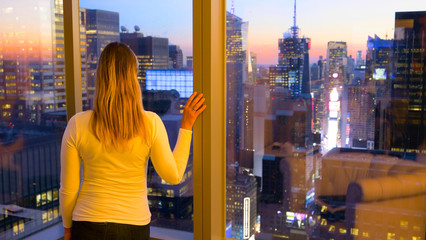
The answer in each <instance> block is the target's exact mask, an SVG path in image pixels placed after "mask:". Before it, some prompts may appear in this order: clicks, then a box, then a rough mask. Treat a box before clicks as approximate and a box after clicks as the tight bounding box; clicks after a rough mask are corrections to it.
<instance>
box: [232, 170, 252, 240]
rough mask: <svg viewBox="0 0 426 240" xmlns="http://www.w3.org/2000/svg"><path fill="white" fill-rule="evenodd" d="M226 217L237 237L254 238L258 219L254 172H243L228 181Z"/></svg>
mask: <svg viewBox="0 0 426 240" xmlns="http://www.w3.org/2000/svg"><path fill="white" fill-rule="evenodd" d="M226 195H227V197H226V209H227V210H226V218H227V219H228V220H230V222H231V228H232V229H231V234H229V235H228V236H227V237H230V238H235V239H249V238H254V235H255V225H256V219H257V182H256V178H255V177H254V176H253V174H251V173H249V172H242V173H240V174H238V175H237V177H236V178H235V179H233V180H228V181H227V183H226Z"/></svg>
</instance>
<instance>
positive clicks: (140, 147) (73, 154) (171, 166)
mask: <svg viewBox="0 0 426 240" xmlns="http://www.w3.org/2000/svg"><path fill="white" fill-rule="evenodd" d="M137 69H138V63H137V58H136V56H135V54H134V53H133V52H132V50H130V48H128V47H127V46H126V45H124V44H121V43H111V44H109V45H108V46H106V47H105V49H104V51H103V52H102V54H101V56H100V59H99V64H98V68H97V72H96V94H95V102H94V105H95V106H94V109H93V110H90V111H85V112H81V113H77V114H76V115H75V116H73V117H72V118H71V119H70V121H69V122H68V125H67V128H66V130H65V133H64V136H63V139H62V147H61V188H60V208H61V212H62V220H63V225H64V228H65V239H91V240H94V239H149V222H150V220H151V218H150V217H151V214H150V211H149V207H148V198H147V187H146V166H147V161H148V157H149V156H150V157H151V161H152V163H153V165H154V167H155V169H156V171H157V172H158V174H159V175H160V176H161V177H162V178H163V179H164V180H166V181H167V182H169V183H171V184H178V183H179V182H180V181H181V179H182V176H183V174H184V172H185V169H186V164H187V161H188V156H189V148H190V144H191V135H192V126H193V124H194V122H195V120H196V119H197V117H198V116H199V115H200V114H201V113H202V112H203V111H204V109H205V108H206V106H205V105H203V103H204V101H205V99H204V98H203V95H202V94H197V93H194V94H192V96H191V97H190V98H189V100H188V102H187V103H186V105H185V109H184V112H183V117H182V125H181V129H180V130H179V136H178V140H177V143H176V146H175V148H174V151H173V153H172V152H171V150H170V146H169V142H168V137H167V133H166V130H165V127H164V124H163V122H162V121H161V119H160V118H159V117H158V115H156V114H155V113H153V112H148V111H144V109H143V106H142V97H141V91H140V88H139V83H138V81H137ZM80 161H82V166H83V170H84V171H83V172H84V174H83V179H84V180H82V184H81V187H80Z"/></svg>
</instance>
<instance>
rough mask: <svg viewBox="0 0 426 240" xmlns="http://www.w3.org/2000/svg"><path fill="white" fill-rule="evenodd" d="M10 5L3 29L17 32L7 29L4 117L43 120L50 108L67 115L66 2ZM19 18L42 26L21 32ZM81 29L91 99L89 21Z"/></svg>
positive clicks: (0, 98) (2, 45) (0, 79)
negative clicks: (88, 60)
mask: <svg viewBox="0 0 426 240" xmlns="http://www.w3.org/2000/svg"><path fill="white" fill-rule="evenodd" d="M10 6H13V5H8V8H7V9H12V10H11V12H10V13H11V14H7V12H6V14H5V15H4V16H3V17H2V19H3V22H4V28H2V31H1V33H3V32H4V33H6V32H9V33H15V34H3V35H2V37H1V40H0V49H1V50H0V56H1V57H0V62H1V63H0V106H1V109H3V114H2V115H1V116H0V118H1V120H2V121H4V122H10V121H11V120H12V119H13V122H15V123H31V124H34V125H40V124H42V123H43V121H44V120H45V119H46V115H48V114H51V113H53V112H56V113H59V112H61V113H63V114H64V115H65V101H66V100H65V62H64V56H65V49H64V39H63V38H64V37H63V36H64V27H63V25H64V22H63V5H62V4H60V3H59V2H55V3H54V4H48V3H47V2H46V1H41V2H39V3H34V5H28V6H25V7H28V9H27V10H26V11H28V12H27V13H22V15H20V14H21V13H20V12H19V11H24V10H23V8H24V7H22V6H16V7H10ZM5 9H6V8H5ZM13 9H15V11H16V12H14V11H13ZM16 14H19V15H18V16H19V17H17V16H16ZM42 16H43V17H42ZM46 16H47V17H46ZM31 17H33V18H31ZM16 21H18V22H16ZM18 23H19V24H20V26H25V27H26V28H28V29H30V28H31V29H36V31H35V32H30V31H21V32H19V33H18V30H17V28H16V26H17V25H16V24H18ZM80 29H81V32H80V39H81V42H82V47H81V50H80V52H81V61H82V79H81V81H82V89H83V92H82V94H83V101H86V48H85V45H86V35H85V30H84V29H85V26H84V24H83V23H82V25H81V26H80ZM18 43H19V44H18Z"/></svg>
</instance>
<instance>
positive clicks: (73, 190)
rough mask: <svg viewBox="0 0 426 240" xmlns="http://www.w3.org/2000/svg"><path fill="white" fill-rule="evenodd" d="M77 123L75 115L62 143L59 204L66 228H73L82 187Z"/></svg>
mask: <svg viewBox="0 0 426 240" xmlns="http://www.w3.org/2000/svg"><path fill="white" fill-rule="evenodd" d="M76 140H77V124H76V119H75V116H74V117H72V118H71V119H70V121H69V122H68V125H67V128H66V129H65V132H64V136H63V138H62V145H61V188H60V190H59V205H60V210H61V213H62V224H63V226H64V228H66V229H67V228H71V225H72V212H73V210H74V206H75V203H76V201H77V196H78V189H79V187H80V157H79V154H78V151H77V144H76Z"/></svg>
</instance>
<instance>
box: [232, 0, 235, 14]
mask: <svg viewBox="0 0 426 240" xmlns="http://www.w3.org/2000/svg"><path fill="white" fill-rule="evenodd" d="M231 13H232V15H235V7H234V0H232V6H231Z"/></svg>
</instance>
